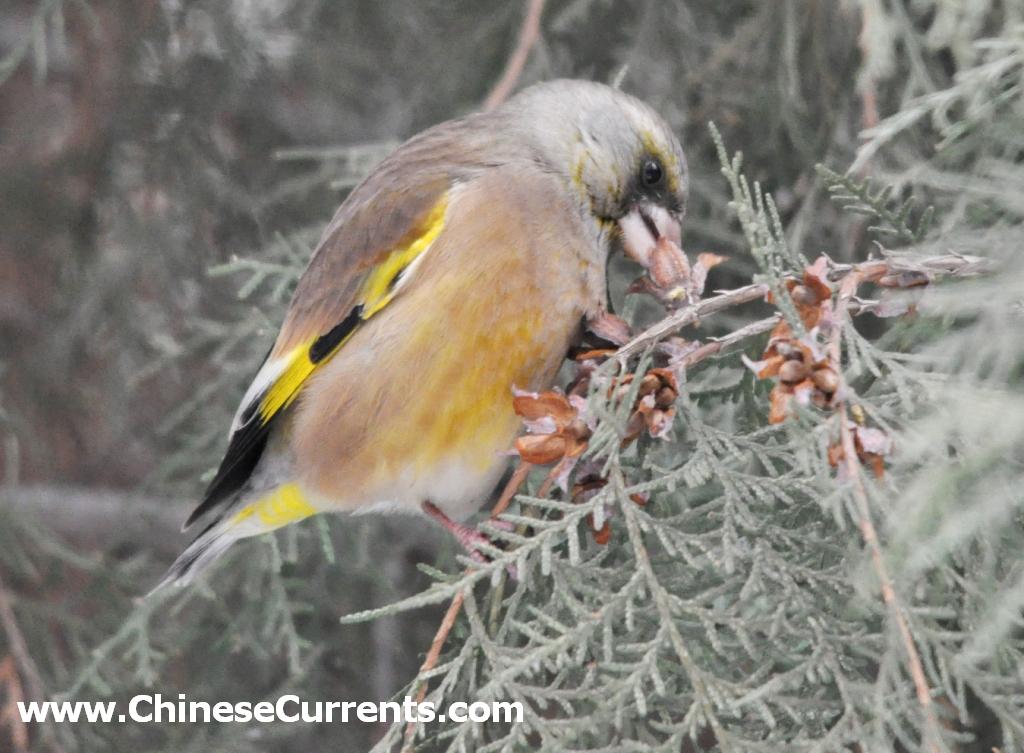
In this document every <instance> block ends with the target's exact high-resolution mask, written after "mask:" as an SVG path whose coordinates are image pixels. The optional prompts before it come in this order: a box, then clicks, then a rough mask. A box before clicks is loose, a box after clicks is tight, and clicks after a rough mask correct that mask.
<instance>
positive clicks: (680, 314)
mask: <svg viewBox="0 0 1024 753" xmlns="http://www.w3.org/2000/svg"><path fill="white" fill-rule="evenodd" d="M769 290H770V288H769V287H768V285H767V284H765V283H757V284H754V285H746V286H744V287H742V288H736V289H735V290H728V291H726V292H724V293H722V294H721V295H716V296H715V297H714V298H705V299H704V300H702V301H698V302H697V303H695V304H693V305H691V306H687V307H686V308H682V309H679V311H676V312H674V313H672V314H670V315H669V316H666V317H665V318H664V319H662V320H661V321H660V322H657V323H655V324H652V325H651V326H650V327H648V328H647V329H646V330H644V331H643V332H641V333H640V334H639V335H637V336H636V337H634V338H633V339H632V340H630V341H629V342H628V343H626V344H625V345H623V346H622V347H621V348H619V349H618V350H617V351H616V352H615V357H616V358H617V359H619V360H620V361H625V360H626V359H628V358H629V357H630V356H635V355H636V354H637V353H640V352H642V351H643V350H644V349H646V348H647V347H649V346H651V345H653V344H654V343H656V342H658V341H659V340H662V339H663V338H665V337H667V336H669V335H671V334H672V333H673V332H675V331H677V330H680V329H682V328H683V327H686V326H688V325H690V324H693V323H694V322H697V321H700V320H701V319H703V318H704V317H707V316H711V315H712V314H717V313H718V312H719V311H724V310H725V309H728V308H731V307H733V306H739V305H740V304H743V303H750V302H751V301H756V300H757V299H759V298H764V297H765V295H767V294H768V291H769Z"/></svg>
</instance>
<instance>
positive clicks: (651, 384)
mask: <svg viewBox="0 0 1024 753" xmlns="http://www.w3.org/2000/svg"><path fill="white" fill-rule="evenodd" d="M660 386H661V380H660V379H659V378H658V375H657V374H645V375H644V378H643V379H642V380H640V391H639V393H638V395H639V396H640V397H645V396H646V395H650V394H651V393H652V392H654V391H655V390H657V389H658V387H660Z"/></svg>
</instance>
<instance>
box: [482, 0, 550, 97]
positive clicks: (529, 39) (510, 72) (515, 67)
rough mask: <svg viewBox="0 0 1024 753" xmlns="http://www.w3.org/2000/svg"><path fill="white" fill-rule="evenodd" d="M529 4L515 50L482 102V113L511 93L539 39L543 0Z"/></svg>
mask: <svg viewBox="0 0 1024 753" xmlns="http://www.w3.org/2000/svg"><path fill="white" fill-rule="evenodd" d="M529 2H530V4H529V6H528V7H527V9H526V17H525V18H524V19H523V25H522V26H521V27H520V29H519V39H518V40H517V41H516V46H515V49H513V50H512V55H511V56H510V57H509V59H508V62H507V63H506V64H505V70H504V71H503V72H502V74H501V78H500V79H498V83H496V84H495V85H494V88H493V89H491V93H490V94H488V95H487V99H486V100H484V111H485V112H486V111H488V110H493V109H494V108H495V107H497V106H498V105H500V104H501V103H502V102H504V101H505V100H506V99H508V96H509V95H510V94H511V93H512V90H513V89H514V88H515V86H516V82H517V81H519V77H520V76H521V75H522V73H523V68H524V67H525V66H526V61H527V59H528V58H529V57H530V50H531V49H533V45H534V44H536V43H537V39H538V37H540V16H541V13H542V12H543V10H544V0H529Z"/></svg>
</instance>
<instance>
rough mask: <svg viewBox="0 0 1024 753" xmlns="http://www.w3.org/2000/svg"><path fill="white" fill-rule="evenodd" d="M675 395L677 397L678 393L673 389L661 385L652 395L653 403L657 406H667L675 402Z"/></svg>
mask: <svg viewBox="0 0 1024 753" xmlns="http://www.w3.org/2000/svg"><path fill="white" fill-rule="evenodd" d="M677 397H679V393H678V392H676V391H675V390H674V389H672V388H671V387H662V388H661V389H660V390H658V394H657V395H656V396H655V397H654V404H655V405H657V406H658V407H659V408H669V407H671V406H672V405H673V404H674V403H675V401H676V398H677Z"/></svg>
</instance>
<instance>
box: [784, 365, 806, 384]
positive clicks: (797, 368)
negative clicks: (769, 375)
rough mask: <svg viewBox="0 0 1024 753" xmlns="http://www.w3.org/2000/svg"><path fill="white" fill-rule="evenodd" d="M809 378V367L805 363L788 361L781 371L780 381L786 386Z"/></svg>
mask: <svg viewBox="0 0 1024 753" xmlns="http://www.w3.org/2000/svg"><path fill="white" fill-rule="evenodd" d="M806 376H807V367H806V366H804V364H803V361H786V362H785V363H784V364H782V367H781V368H780V369H779V379H781V380H782V381H783V382H785V383H786V384H796V383H797V382H802V381H803V380H804V378H805V377H806Z"/></svg>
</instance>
